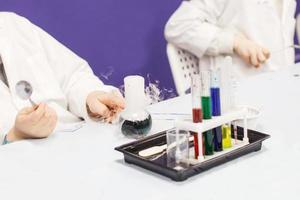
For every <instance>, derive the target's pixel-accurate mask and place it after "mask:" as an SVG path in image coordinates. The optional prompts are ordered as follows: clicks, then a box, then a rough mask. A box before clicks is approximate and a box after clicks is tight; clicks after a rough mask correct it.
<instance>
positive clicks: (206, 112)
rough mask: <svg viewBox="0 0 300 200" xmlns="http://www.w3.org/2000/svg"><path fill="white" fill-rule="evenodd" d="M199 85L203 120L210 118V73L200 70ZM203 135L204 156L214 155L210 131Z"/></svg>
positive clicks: (212, 137)
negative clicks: (200, 87) (200, 86)
mask: <svg viewBox="0 0 300 200" xmlns="http://www.w3.org/2000/svg"><path fill="white" fill-rule="evenodd" d="M200 74H201V83H202V97H201V100H202V111H203V119H211V118H212V110H211V109H212V107H211V97H210V72H209V71H208V70H201V71H200ZM203 135H204V144H205V155H213V154H214V135H213V132H212V130H209V131H206V132H204V133H203Z"/></svg>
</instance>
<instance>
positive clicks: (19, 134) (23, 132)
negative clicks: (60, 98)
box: [7, 103, 57, 141]
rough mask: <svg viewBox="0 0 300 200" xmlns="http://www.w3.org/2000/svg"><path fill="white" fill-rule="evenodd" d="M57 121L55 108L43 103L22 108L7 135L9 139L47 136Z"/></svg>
mask: <svg viewBox="0 0 300 200" xmlns="http://www.w3.org/2000/svg"><path fill="white" fill-rule="evenodd" d="M56 123H57V115H56V112H55V110H53V109H52V108H50V107H49V106H47V105H46V104H44V103H41V104H40V105H39V106H38V107H28V108H24V109H22V110H21V111H20V112H19V113H18V115H17V117H16V120H15V125H14V127H13V128H12V130H11V131H10V132H9V134H8V135H7V139H8V140H9V141H14V140H21V139H35V138H45V137H48V136H49V135H50V134H51V133H52V132H53V130H54V128H55V126H56Z"/></svg>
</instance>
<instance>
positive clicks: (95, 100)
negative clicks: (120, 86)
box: [86, 91, 125, 123]
mask: <svg viewBox="0 0 300 200" xmlns="http://www.w3.org/2000/svg"><path fill="white" fill-rule="evenodd" d="M86 104H87V110H88V113H89V115H90V117H93V118H100V119H103V120H105V121H106V122H109V123H111V122H112V121H113V120H114V119H115V118H116V116H117V115H118V114H119V113H120V112H121V111H122V110H123V109H124V107H125V101H124V98H123V97H122V95H120V94H117V93H113V92H112V93H106V92H101V91H94V92H92V93H90V94H89V95H88V97H87V100H86Z"/></svg>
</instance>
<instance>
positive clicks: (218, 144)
mask: <svg viewBox="0 0 300 200" xmlns="http://www.w3.org/2000/svg"><path fill="white" fill-rule="evenodd" d="M212 132H213V134H214V149H215V151H217V152H218V151H223V144H222V140H223V136H222V127H221V126H219V127H216V128H214V129H213V130H212Z"/></svg>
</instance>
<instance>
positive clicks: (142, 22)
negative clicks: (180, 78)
mask: <svg viewBox="0 0 300 200" xmlns="http://www.w3.org/2000/svg"><path fill="white" fill-rule="evenodd" d="M180 2H181V0H51V1H48V0H8V1H5V0H0V5H1V10H2V11H13V12H16V13H18V14H20V15H23V16H25V17H27V18H29V19H30V20H31V21H32V22H33V23H35V24H37V25H39V26H41V27H42V28H44V29H45V30H46V31H47V32H49V33H50V34H52V35H53V36H54V37H55V38H57V39H58V40H59V41H61V42H62V43H64V44H65V45H66V46H68V47H69V48H71V49H72V50H73V51H75V52H76V53H77V54H79V55H80V56H81V57H83V58H85V59H86V60H88V62H89V63H90V65H91V66H92V68H93V69H94V71H95V73H96V74H97V75H98V76H99V77H100V78H101V79H102V80H103V81H105V82H106V83H109V84H114V85H116V86H119V85H121V84H122V82H123V77H124V76H126V75H129V74H141V75H143V76H146V75H147V74H148V73H149V74H151V79H152V80H154V79H155V80H159V81H160V86H161V87H167V88H174V84H173V80H172V76H171V72H170V68H169V63H168V60H167V57H166V51H165V46H166V42H165V40H164V36H163V28H164V24H165V23H166V21H167V19H168V18H169V16H170V15H171V14H172V12H173V11H174V10H175V9H176V8H177V7H178V6H179V4H180ZM298 10H300V5H298ZM111 69H114V70H115V72H114V73H113V74H112V75H111V76H110V77H109V80H105V78H104V77H103V76H101V74H102V75H107V74H109V72H110V71H111Z"/></svg>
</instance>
